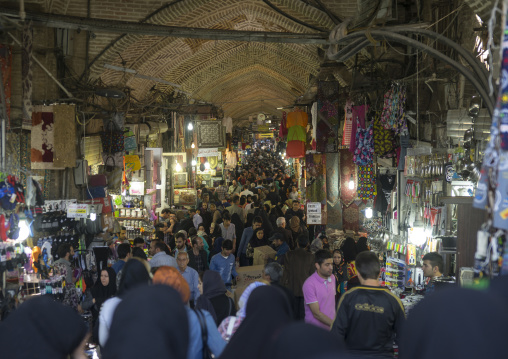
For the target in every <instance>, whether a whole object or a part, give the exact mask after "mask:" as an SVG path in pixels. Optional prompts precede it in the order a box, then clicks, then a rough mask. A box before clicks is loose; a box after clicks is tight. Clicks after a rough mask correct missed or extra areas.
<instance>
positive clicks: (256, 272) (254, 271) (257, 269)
mask: <svg viewBox="0 0 508 359" xmlns="http://www.w3.org/2000/svg"><path fill="white" fill-rule="evenodd" d="M264 268H265V266H264V265H261V266H249V267H240V268H236V272H237V273H238V280H237V281H236V285H237V287H247V286H248V285H249V284H251V283H252V282H255V281H257V280H261V279H263V269H264Z"/></svg>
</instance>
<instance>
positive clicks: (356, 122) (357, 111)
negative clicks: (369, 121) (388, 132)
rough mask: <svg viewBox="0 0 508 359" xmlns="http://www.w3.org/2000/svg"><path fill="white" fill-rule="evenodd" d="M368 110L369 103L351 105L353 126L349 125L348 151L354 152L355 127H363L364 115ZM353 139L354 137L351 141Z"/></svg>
mask: <svg viewBox="0 0 508 359" xmlns="http://www.w3.org/2000/svg"><path fill="white" fill-rule="evenodd" d="M368 111H369V105H361V106H353V126H352V127H351V141H350V142H349V151H350V152H352V153H355V150H356V131H357V128H361V129H365V117H366V114H367V112H368ZM353 139H355V140H354V141H353Z"/></svg>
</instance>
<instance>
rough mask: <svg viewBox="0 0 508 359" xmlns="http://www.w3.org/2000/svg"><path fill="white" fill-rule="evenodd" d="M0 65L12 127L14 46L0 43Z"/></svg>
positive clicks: (8, 115) (7, 110) (9, 120)
mask: <svg viewBox="0 0 508 359" xmlns="http://www.w3.org/2000/svg"><path fill="white" fill-rule="evenodd" d="M0 66H1V68H2V79H3V81H4V83H3V86H4V93H5V111H6V112H7V121H8V127H7V128H10V127H11V87H12V86H11V73H12V48H11V47H10V46H6V45H0Z"/></svg>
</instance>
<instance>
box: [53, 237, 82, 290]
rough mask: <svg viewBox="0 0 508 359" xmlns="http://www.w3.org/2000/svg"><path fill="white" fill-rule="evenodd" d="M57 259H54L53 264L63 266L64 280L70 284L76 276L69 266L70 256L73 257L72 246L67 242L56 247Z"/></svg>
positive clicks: (74, 280)
mask: <svg viewBox="0 0 508 359" xmlns="http://www.w3.org/2000/svg"><path fill="white" fill-rule="evenodd" d="M57 254H58V260H56V261H55V262H54V263H53V265H54V266H61V267H63V268H65V281H66V282H67V284H72V283H75V282H76V278H75V277H74V275H73V270H72V266H71V262H70V260H71V258H72V257H74V248H72V246H71V245H70V244H69V243H63V244H60V246H59V247H58V249H57Z"/></svg>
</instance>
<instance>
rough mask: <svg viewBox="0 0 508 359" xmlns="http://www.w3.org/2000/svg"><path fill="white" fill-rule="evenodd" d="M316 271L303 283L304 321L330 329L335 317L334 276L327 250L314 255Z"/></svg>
mask: <svg viewBox="0 0 508 359" xmlns="http://www.w3.org/2000/svg"><path fill="white" fill-rule="evenodd" d="M314 258H315V266H316V272H315V273H314V274H312V275H311V276H310V277H309V278H307V280H306V281H305V283H304V284H303V297H304V301H305V322H307V323H310V324H314V325H316V326H318V327H321V328H324V329H327V330H330V327H331V325H332V323H333V320H334V319H335V277H334V276H333V275H332V270H333V258H332V255H331V253H330V252H329V251H327V250H323V249H322V250H319V251H317V252H316V254H315V255H314Z"/></svg>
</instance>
